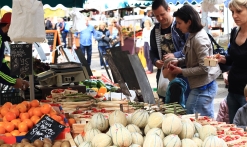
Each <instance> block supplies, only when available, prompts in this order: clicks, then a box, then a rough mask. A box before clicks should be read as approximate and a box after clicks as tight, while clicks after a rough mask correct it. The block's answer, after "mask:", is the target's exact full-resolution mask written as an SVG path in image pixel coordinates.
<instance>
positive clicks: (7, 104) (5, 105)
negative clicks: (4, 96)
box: [2, 102, 12, 109]
mask: <svg viewBox="0 0 247 147" xmlns="http://www.w3.org/2000/svg"><path fill="white" fill-rule="evenodd" d="M2 107H3V108H8V109H10V108H11V107H12V103H10V102H6V103H4V105H3V106H2Z"/></svg>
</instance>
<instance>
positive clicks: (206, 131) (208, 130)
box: [199, 125, 217, 141]
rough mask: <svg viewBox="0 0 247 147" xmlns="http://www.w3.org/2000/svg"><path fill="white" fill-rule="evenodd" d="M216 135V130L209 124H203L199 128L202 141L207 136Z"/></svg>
mask: <svg viewBox="0 0 247 147" xmlns="http://www.w3.org/2000/svg"><path fill="white" fill-rule="evenodd" d="M211 135H213V136H216V135H217V130H216V128H215V127H214V126H211V125H205V126H202V127H201V129H200V130H199V136H200V138H201V140H202V141H204V140H205V139H206V138H207V137H208V136H211Z"/></svg>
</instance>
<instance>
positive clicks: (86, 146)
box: [79, 141, 93, 147]
mask: <svg viewBox="0 0 247 147" xmlns="http://www.w3.org/2000/svg"><path fill="white" fill-rule="evenodd" d="M79 147H93V146H92V143H91V142H90V141H85V142H83V143H81V144H80V145H79Z"/></svg>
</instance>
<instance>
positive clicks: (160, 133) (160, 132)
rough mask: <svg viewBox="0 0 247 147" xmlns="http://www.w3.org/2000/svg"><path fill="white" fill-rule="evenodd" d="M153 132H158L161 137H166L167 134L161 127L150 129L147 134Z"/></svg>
mask: <svg viewBox="0 0 247 147" xmlns="http://www.w3.org/2000/svg"><path fill="white" fill-rule="evenodd" d="M151 134H157V135H159V136H160V138H161V139H164V138H165V135H164V133H163V131H162V130H161V129H160V128H152V129H150V130H149V131H148V132H147V134H146V136H148V135H151Z"/></svg>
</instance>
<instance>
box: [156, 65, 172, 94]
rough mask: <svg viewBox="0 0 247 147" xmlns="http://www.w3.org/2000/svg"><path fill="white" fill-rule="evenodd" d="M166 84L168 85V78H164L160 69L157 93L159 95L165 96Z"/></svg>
mask: <svg viewBox="0 0 247 147" xmlns="http://www.w3.org/2000/svg"><path fill="white" fill-rule="evenodd" d="M161 69H163V66H162V68H161ZM168 85H169V80H168V79H167V78H164V76H163V73H162V71H161V72H160V78H159V83H158V89H157V93H158V94H159V95H160V96H163V97H165V96H166V90H167V87H168Z"/></svg>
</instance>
